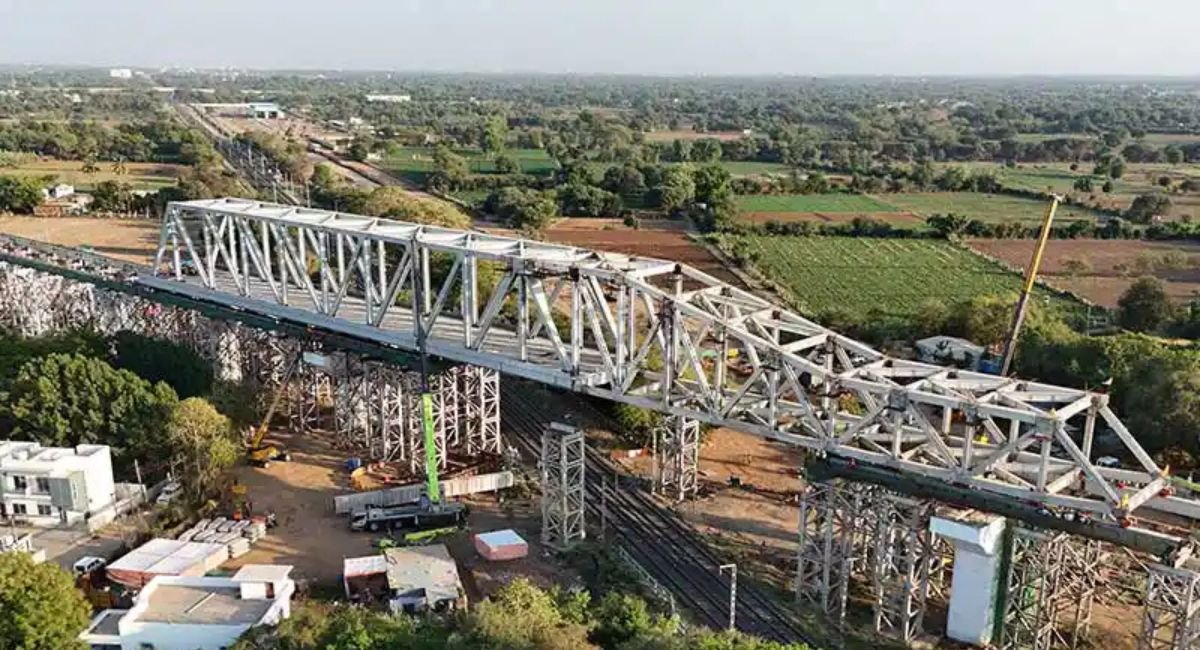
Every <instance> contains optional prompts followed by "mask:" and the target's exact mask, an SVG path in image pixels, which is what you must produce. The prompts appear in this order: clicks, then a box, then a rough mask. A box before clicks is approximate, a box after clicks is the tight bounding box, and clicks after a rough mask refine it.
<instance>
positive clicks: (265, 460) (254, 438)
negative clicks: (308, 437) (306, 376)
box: [246, 355, 301, 467]
mask: <svg viewBox="0 0 1200 650" xmlns="http://www.w3.org/2000/svg"><path fill="white" fill-rule="evenodd" d="M300 358H301V357H300V355H296V357H295V358H294V359H292V361H291V363H290V364H288V367H287V370H285V371H284V373H283V380H282V381H280V382H279V386H277V387H276V388H275V393H274V394H273V395H271V402H270V404H268V405H267V412H266V413H264V414H263V417H262V421H261V422H260V423H259V425H258V426H257V427H255V428H253V429H251V430H250V431H248V432H247V435H246V441H247V442H246V461H247V462H249V463H250V464H251V465H255V466H257V467H267V466H269V465H270V464H271V461H273V460H278V461H288V460H291V456H290V455H289V454H288V452H287V450H286V449H280V448H278V447H276V446H275V445H268V444H264V443H263V441H264V440H265V439H266V437H267V431H268V430H270V427H271V418H273V417H275V411H276V410H277V409H278V408H279V403H280V402H281V401H283V395H284V393H286V392H287V387H288V384H289V383H290V382H291V381H292V376H293V375H295V374H296V369H297V368H299V367H300Z"/></svg>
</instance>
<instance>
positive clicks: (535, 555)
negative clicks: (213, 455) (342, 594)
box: [222, 432, 576, 600]
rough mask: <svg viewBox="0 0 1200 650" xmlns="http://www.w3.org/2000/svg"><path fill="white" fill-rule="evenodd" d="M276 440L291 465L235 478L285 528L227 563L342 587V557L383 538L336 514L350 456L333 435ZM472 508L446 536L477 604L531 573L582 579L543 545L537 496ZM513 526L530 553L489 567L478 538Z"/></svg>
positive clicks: (540, 579)
mask: <svg viewBox="0 0 1200 650" xmlns="http://www.w3.org/2000/svg"><path fill="white" fill-rule="evenodd" d="M271 441H272V442H273V443H274V444H276V445H281V446H283V447H286V448H287V449H288V451H289V452H290V453H291V456H292V459H291V461H290V462H286V463H284V462H275V463H271V465H270V466H269V467H267V468H256V467H251V466H249V465H241V466H239V467H237V468H236V469H235V475H236V477H237V479H238V480H239V481H241V482H242V483H243V484H244V485H245V486H246V487H247V488H248V498H249V499H250V501H251V504H252V508H253V510H254V512H255V513H263V512H268V511H273V512H275V514H276V516H277V517H278V521H279V526H278V527H276V528H274V529H273V530H271V531H269V532H268V534H267V536H266V537H264V538H263V539H261V540H259V541H258V542H257V543H256V544H255V545H254V547H253V548H252V550H251V551H250V552H249V553H247V554H246V555H243V556H242V557H240V558H238V559H237V560H233V561H230V562H228V563H226V564H225V565H223V566H222V568H223V569H236V568H237V567H240V566H242V565H245V564H256V563H268V564H274V563H277V564H290V565H293V566H294V567H295V571H294V575H295V576H296V577H297V578H298V579H302V580H304V581H306V582H307V583H308V584H309V585H314V584H315V585H320V586H323V587H327V588H335V587H340V585H341V575H342V560H343V559H345V558H348V557H361V556H365V555H374V554H376V553H378V551H377V550H376V549H375V548H374V546H373V545H374V543H375V541H376V539H377V538H378V537H379V536H378V535H373V534H371V533H368V532H355V531H351V530H350V528H349V525H348V522H347V519H346V517H345V516H343V515H338V514H335V513H334V511H333V497H334V496H336V495H338V494H348V493H351V492H352V491H353V490H352V489H351V488H350V486H349V474H348V473H347V472H346V470H345V468H344V465H343V463H344V462H345V459H346V458H347V457H348V456H349V455H350V454H349V453H348V452H346V451H344V450H339V449H336V448H334V446H333V445H332V444H331V443H330V438H329V436H328V435H327V434H323V433H320V432H317V433H310V434H307V435H304V436H300V435H298V434H292V433H285V432H273V433H272V436H271ZM467 503H468V505H469V506H470V508H471V517H470V528H469V530H466V531H463V532H460V533H456V534H454V535H452V536H450V537H448V538H443V539H442V540H441V543H445V544H446V545H447V546H448V547H449V549H450V554H451V555H452V556H453V557H454V559H455V560H456V561H457V562H458V565H459V572H460V575H461V576H462V579H463V583H464V586H465V587H466V589H467V594H468V598H469V599H470V600H478V599H480V598H482V597H485V596H487V595H489V594H491V593H492V592H494V591H495V590H496V589H497V588H498V587H500V586H502V585H504V584H507V583H508V582H511V581H512V579H513V578H514V577H518V576H524V577H527V578H529V579H530V580H532V581H534V582H536V583H538V584H542V585H550V584H563V583H564V582H565V583H570V582H573V581H575V580H576V578H574V575H573V573H572V572H571V571H569V570H566V569H564V568H562V567H561V566H559V564H558V563H557V562H556V561H553V560H548V559H547V558H546V557H545V556H544V554H543V553H542V548H541V545H540V544H539V542H538V533H539V531H540V530H541V513H540V510H539V508H538V506H537V504H536V502H535V501H533V500H530V499H525V500H520V501H512V500H510V501H507V502H505V503H499V502H498V499H497V498H496V496H495V495H481V496H478V497H475V498H472V499H469V500H467ZM504 528H511V529H513V530H515V531H517V533H518V534H519V535H521V536H522V537H524V538H525V539H526V541H528V542H529V549H530V550H529V556H528V557H527V558H524V559H521V560H514V561H510V562H503V563H499V562H488V561H487V560H484V559H483V558H481V557H480V556H479V554H478V553H477V552H476V551H475V547H474V543H473V541H472V537H471V536H472V534H474V533H479V532H487V531H491V530H499V529H504Z"/></svg>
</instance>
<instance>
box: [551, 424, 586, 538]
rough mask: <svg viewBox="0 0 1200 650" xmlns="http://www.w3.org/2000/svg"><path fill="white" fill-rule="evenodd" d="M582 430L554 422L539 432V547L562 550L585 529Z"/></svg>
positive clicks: (580, 536)
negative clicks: (540, 468) (540, 535)
mask: <svg viewBox="0 0 1200 650" xmlns="http://www.w3.org/2000/svg"><path fill="white" fill-rule="evenodd" d="M585 449H586V447H585V443H584V437H583V430H581V429H577V428H575V427H572V426H568V425H565V424H559V423H557V422H552V423H550V424H549V425H548V426H547V427H546V428H545V429H543V430H542V544H543V545H545V546H546V547H547V548H552V549H555V550H560V551H561V550H565V549H567V548H569V547H570V546H571V545H573V544H575V543H576V542H580V541H583V540H584V538H585V537H586V536H587V533H586V531H585V529H584V525H583V524H584V522H583V509H584V480H585V479H584V475H585V472H584V452H585Z"/></svg>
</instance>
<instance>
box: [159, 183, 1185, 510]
mask: <svg viewBox="0 0 1200 650" xmlns="http://www.w3.org/2000/svg"><path fill="white" fill-rule="evenodd" d="M484 269H486V272H487V273H495V274H498V275H499V279H498V281H496V282H495V283H494V285H493V286H486V285H487V284H488V283H481V282H480V274H481V270H484ZM155 272H156V273H157V274H159V276H160V277H139V278H138V280H137V281H138V282H139V283H143V284H146V285H149V286H152V287H154V288H156V289H159V290H166V291H172V292H177V293H187V294H191V295H196V296H197V297H201V298H203V299H209V300H217V301H227V302H229V303H230V304H235V305H242V306H243V308H245V309H251V310H256V311H259V312H264V313H268V314H270V313H272V312H273V310H278V309H282V310H284V315H286V316H288V317H292V318H299V319H300V320H302V321H306V322H311V323H314V324H319V325H321V326H322V327H327V328H334V329H338V330H340V331H343V332H345V333H347V334H350V335H353V336H360V337H364V338H367V339H371V340H375V341H378V342H380V343H383V344H385V345H389V346H393V347H397V348H401V349H406V350H413V349H416V348H417V347H418V341H419V340H421V339H422V338H424V340H425V344H426V349H427V351H428V352H429V353H430V354H433V355H436V356H440V357H443V358H446V359H448V360H453V361H459V362H465V363H471V364H475V365H480V366H484V367H489V368H493V369H496V370H499V371H501V372H504V373H507V374H512V375H516V376H521V377H526V378H529V379H534V380H536V381H540V382H544V383H547V384H550V385H554V386H558V387H562V388H566V389H569V390H573V391H576V392H580V393H585V394H590V395H596V396H599V397H604V398H607V399H612V400H617V401H621V402H626V403H629V404H634V405H637V406H642V407H647V408H652V409H656V410H659V411H662V412H664V413H669V414H673V415H678V416H683V417H689V418H694V419H697V420H700V421H703V422H708V423H711V424H716V425H722V426H729V427H731V428H735V429H739V430H742V431H746V432H749V433H754V434H758V435H761V436H765V437H767V438H771V439H774V440H778V441H782V442H786V443H791V444H795V445H799V446H802V447H805V448H808V449H812V450H816V451H818V452H826V453H832V454H836V455H838V456H841V457H845V458H850V459H854V460H856V461H858V462H862V463H869V464H873V465H878V466H884V467H890V468H893V469H895V470H898V471H901V472H905V473H915V474H920V475H924V476H928V477H932V478H936V479H939V480H942V481H946V482H950V483H955V484H960V485H966V486H969V487H971V488H974V489H978V490H982V491H986V492H989V493H992V494H996V495H1002V496H1004V497H1010V498H1015V499H1021V500H1033V501H1037V502H1040V503H1042V504H1043V505H1045V506H1046V507H1047V508H1051V509H1061V510H1064V511H1075V512H1081V513H1087V514H1090V515H1092V516H1099V517H1101V518H1103V519H1106V520H1109V521H1112V520H1122V519H1124V518H1125V517H1127V516H1128V515H1129V514H1130V513H1131V512H1133V511H1134V510H1136V509H1137V508H1138V507H1140V506H1142V505H1144V504H1146V503H1147V502H1160V501H1166V500H1168V499H1164V498H1163V497H1162V496H1161V495H1160V493H1161V492H1163V491H1164V489H1165V488H1167V485H1168V484H1167V479H1166V476H1165V474H1164V472H1163V471H1162V470H1161V469H1160V468H1159V467H1158V465H1157V464H1156V463H1155V462H1154V461H1153V460H1152V459H1151V458H1150V457H1149V455H1148V454H1147V453H1146V452H1145V451H1144V450H1143V449H1142V448H1141V446H1140V445H1139V444H1138V443H1137V442H1136V440H1135V439H1134V436H1133V434H1132V433H1130V432H1129V431H1128V429H1126V427H1125V426H1124V425H1123V424H1122V423H1121V421H1120V420H1119V419H1118V418H1117V417H1116V415H1115V414H1114V413H1113V411H1112V410H1111V409H1110V408H1109V404H1108V397H1107V396H1106V395H1103V394H1096V393H1091V392H1087V391H1083V390H1077V389H1071V388H1062V387H1058V386H1051V385H1048V384H1041V383H1036V382H1029V381H1023V380H1019V379H1011V378H1005V377H998V376H994V375H986V374H982V373H975V372H968V371H963V370H954V369H948V368H943V367H940V366H934V365H929V364H923V363H917V362H912V361H906V360H900V359H894V358H890V357H887V356H885V355H883V354H882V353H880V352H878V351H876V350H874V349H872V348H870V347H868V346H866V345H864V344H862V343H860V342H858V341H854V340H852V339H850V338H848V337H845V336H842V335H840V334H837V333H836V332H833V331H830V330H828V329H825V328H823V327H821V326H819V325H817V324H816V323H813V322H812V321H810V320H807V319H805V318H802V317H800V316H798V315H796V314H793V313H791V312H789V311H787V310H786V309H784V308H781V307H779V306H777V305H773V304H771V303H769V302H767V301H766V300H763V299H762V298H760V297H758V296H755V295H754V294H751V293H749V292H746V291H743V290H741V289H738V288H736V287H732V286H729V285H726V284H724V283H722V282H720V281H719V280H717V279H715V278H713V277H711V276H709V275H707V274H705V273H703V272H701V271H698V270H696V269H693V268H691V267H688V266H686V265H683V264H678V263H675V262H670V261H665V260H657V259H652V258H644V257H633V256H627V255H620V254H615V253H600V252H595V251H590V250H585V249H580V248H575V247H571V246H560V245H554V244H547V243H544V242H538V241H531V240H525V239H518V238H512V237H503V236H497V235H491V234H486V233H482V232H475V231H461V230H453V229H446V228H439V227H432V226H422V225H417V224H411V223H404V222H398V221H390V220H387V219H380V218H372V217H364V216H359V215H352V214H345V213H335V212H328V211H323V210H313V209H308V208H296V207H291V206H285V205H276V204H268V203H261V202H257V201H249V200H242V199H216V200H204V201H189V202H180V203H172V204H170V205H169V206H168V208H167V211H166V214H165V216H164V220H163V226H162V231H161V237H160V245H159V248H158V251H157V255H156V259H155ZM196 292H202V293H200V294H197V293H196ZM276 313H277V312H276ZM1098 426H1100V427H1104V428H1105V429H1106V430H1107V431H1108V432H1110V433H1111V436H1112V437H1113V438H1114V439H1115V440H1116V441H1117V442H1119V444H1120V445H1121V446H1122V447H1123V451H1124V453H1125V454H1126V455H1127V456H1128V457H1129V458H1132V459H1134V460H1135V462H1136V465H1137V469H1136V470H1127V469H1115V468H1106V467H1100V466H1098V465H1097V464H1096V463H1095V462H1094V458H1093V457H1094V455H1095V454H1094V451H1093V444H1094V442H1095V438H1096V434H1097V427H1098ZM1173 504H1174V507H1175V508H1177V509H1178V508H1183V509H1186V510H1189V514H1191V515H1192V516H1197V515H1200V509H1197V508H1196V506H1195V503H1194V502H1191V501H1184V500H1179V499H1175V500H1173Z"/></svg>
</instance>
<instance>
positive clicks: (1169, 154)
mask: <svg viewBox="0 0 1200 650" xmlns="http://www.w3.org/2000/svg"><path fill="white" fill-rule="evenodd" d="M1163 157H1164V158H1165V159H1166V161H1167V162H1168V163H1170V164H1172V165H1178V164H1179V163H1181V162H1183V150H1182V149H1180V148H1179V147H1177V146H1175V145H1173V144H1169V145H1167V146H1166V148H1164V149H1163Z"/></svg>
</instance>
